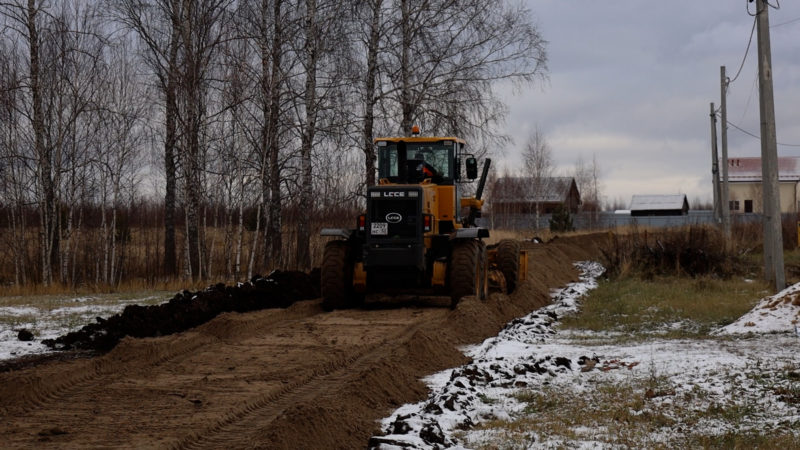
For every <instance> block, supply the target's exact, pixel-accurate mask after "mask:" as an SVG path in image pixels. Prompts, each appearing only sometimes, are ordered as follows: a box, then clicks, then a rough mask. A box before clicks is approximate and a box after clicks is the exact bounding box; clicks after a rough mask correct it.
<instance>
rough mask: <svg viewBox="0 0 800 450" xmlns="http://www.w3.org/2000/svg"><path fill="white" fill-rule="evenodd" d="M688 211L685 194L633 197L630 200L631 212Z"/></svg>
mask: <svg viewBox="0 0 800 450" xmlns="http://www.w3.org/2000/svg"><path fill="white" fill-rule="evenodd" d="M684 205H685V206H686V207H687V209H688V205H689V202H688V201H687V200H686V194H676V195H634V196H633V197H632V198H631V207H630V208H629V209H630V210H631V211H664V210H679V209H683V208H684Z"/></svg>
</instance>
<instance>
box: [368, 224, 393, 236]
mask: <svg viewBox="0 0 800 450" xmlns="http://www.w3.org/2000/svg"><path fill="white" fill-rule="evenodd" d="M370 233H371V234H372V235H373V236H386V235H387V234H389V224H388V223H386V222H372V229H371V230H370Z"/></svg>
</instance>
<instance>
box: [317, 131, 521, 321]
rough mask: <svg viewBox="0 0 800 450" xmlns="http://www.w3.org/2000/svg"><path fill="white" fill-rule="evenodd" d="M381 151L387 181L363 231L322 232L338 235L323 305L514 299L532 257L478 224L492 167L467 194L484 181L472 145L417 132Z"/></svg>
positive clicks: (374, 193) (359, 226)
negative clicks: (373, 297)
mask: <svg viewBox="0 0 800 450" xmlns="http://www.w3.org/2000/svg"><path fill="white" fill-rule="evenodd" d="M375 145H376V147H377V157H378V178H379V182H378V184H377V185H376V186H370V187H368V188H367V198H366V202H367V210H366V213H364V214H361V215H360V216H358V218H357V223H356V228H354V229H340V228H324V229H323V230H322V232H321V234H322V235H323V236H331V237H336V238H338V239H335V240H331V241H330V242H328V243H327V244H326V246H325V250H324V255H323V258H322V268H321V270H322V273H321V288H322V298H323V303H322V305H323V307H324V308H325V309H327V310H332V309H336V308H349V307H356V306H359V305H360V304H361V302H363V300H364V296H365V295H366V294H368V293H385V294H390V295H392V294H415V295H433V296H436V295H439V296H449V297H450V299H451V304H452V305H453V306H455V305H456V304H457V303H458V301H459V300H460V299H461V298H462V297H464V296H468V295H474V296H476V297H478V298H479V299H485V298H486V296H487V295H488V289H489V285H490V284H492V285H493V287H498V288H499V289H501V290H505V291H506V292H508V293H510V292H513V291H514V289H515V288H516V286H517V285H518V283H519V282H520V281H522V280H524V278H525V274H526V273H527V257H526V254H525V252H524V251H521V250H520V244H519V242H518V241H514V240H510V239H504V240H501V241H500V242H499V243H497V244H496V245H493V246H490V247H487V246H486V244H485V243H484V242H483V240H482V239H483V238H487V237H489V230H488V229H486V228H482V227H479V226H477V225H476V224H475V219H476V218H477V217H480V212H481V207H482V206H483V200H482V199H481V197H482V194H483V189H484V186H485V184H486V176H487V174H488V172H489V165H490V164H491V160H490V159H488V158H487V159H486V160H485V162H484V165H483V171H482V173H481V177H480V180H479V182H478V187H477V189H476V193H475V195H474V196H468V197H467V196H463V190H464V186H463V184H464V183H468V182H472V181H474V180H475V179H476V178H478V161H477V159H476V158H475V157H474V156H473V155H472V154H469V153H467V151H466V148H465V147H466V143H465V142H464V141H463V140H462V139H459V138H456V137H423V136H419V130H418V128H417V127H414V129H413V131H412V136H410V137H386V138H377V139H375ZM462 164H463V166H464V167H463V168H462ZM462 172H465V174H462ZM462 209H463V210H464V215H463V216H462Z"/></svg>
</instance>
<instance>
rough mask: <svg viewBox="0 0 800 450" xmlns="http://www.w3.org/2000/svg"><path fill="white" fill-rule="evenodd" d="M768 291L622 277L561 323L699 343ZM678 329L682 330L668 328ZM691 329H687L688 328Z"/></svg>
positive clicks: (749, 285)
mask: <svg viewBox="0 0 800 450" xmlns="http://www.w3.org/2000/svg"><path fill="white" fill-rule="evenodd" d="M768 289H769V287H768V286H767V285H766V284H765V283H763V282H760V281H751V280H744V279H730V280H719V279H714V278H699V279H692V278H680V277H667V278H663V277H662V278H656V279H652V280H642V279H639V278H635V277H626V278H622V279H618V280H616V281H607V280H606V281H602V282H600V284H599V285H598V287H597V289H595V290H593V291H591V292H590V293H589V295H587V296H586V297H584V298H583V299H582V301H581V314H579V315H577V316H572V317H565V318H564V320H563V322H562V326H563V327H564V328H570V329H575V330H589V331H595V332H596V331H618V332H623V333H627V334H631V333H634V334H640V335H643V336H644V335H648V334H650V333H653V332H656V331H662V332H663V333H662V334H663V335H664V336H665V337H675V338H682V337H700V336H704V335H706V334H707V333H708V331H709V330H710V329H712V328H716V327H719V326H724V325H727V324H729V323H731V322H733V321H734V320H736V319H738V318H739V317H740V316H742V315H743V314H744V313H746V312H747V311H749V310H750V309H751V308H752V307H753V306H754V305H755V304H756V303H757V302H758V300H759V299H760V298H762V297H764V296H765V295H768V293H769V291H768ZM676 323H683V325H682V326H674V327H672V328H670V327H669V326H670V325H672V324H676ZM689 324H691V326H687V325H689Z"/></svg>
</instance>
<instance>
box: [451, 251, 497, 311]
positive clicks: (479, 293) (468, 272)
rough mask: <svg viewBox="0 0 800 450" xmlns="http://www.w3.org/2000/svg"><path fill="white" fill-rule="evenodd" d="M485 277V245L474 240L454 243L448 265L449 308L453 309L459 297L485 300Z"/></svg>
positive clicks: (486, 284) (486, 287)
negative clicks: (471, 296)
mask: <svg viewBox="0 0 800 450" xmlns="http://www.w3.org/2000/svg"><path fill="white" fill-rule="evenodd" d="M487 276H488V272H487V261H486V244H484V243H483V242H482V241H476V240H464V241H457V242H456V243H454V244H453V250H452V252H451V253H450V263H449V264H448V280H449V282H450V299H451V302H452V303H451V306H452V307H455V306H456V305H457V304H458V302H459V300H461V297H466V296H468V295H474V296H475V297H477V298H479V299H481V300H483V299H485V298H486V293H487V289H488V282H487V281H488V280H487Z"/></svg>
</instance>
